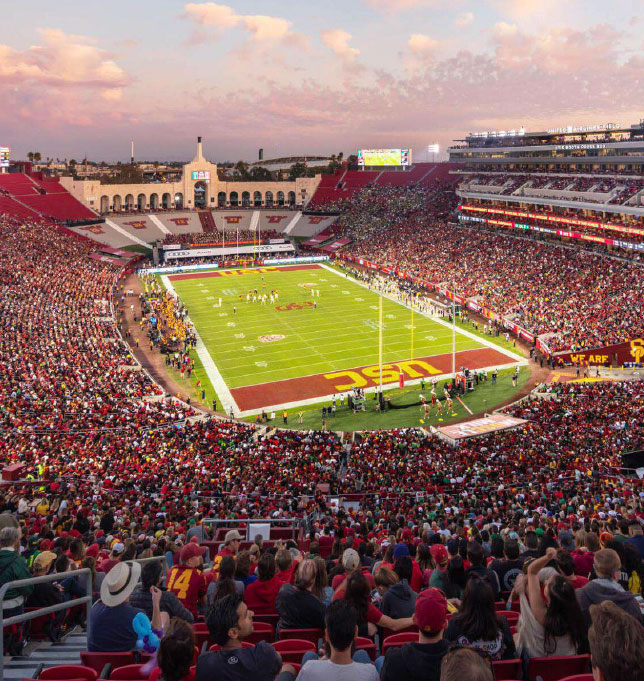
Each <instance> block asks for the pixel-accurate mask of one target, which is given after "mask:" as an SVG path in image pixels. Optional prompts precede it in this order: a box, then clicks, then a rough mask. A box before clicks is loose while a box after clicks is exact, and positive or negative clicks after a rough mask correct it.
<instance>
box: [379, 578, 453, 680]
mask: <svg viewBox="0 0 644 681" xmlns="http://www.w3.org/2000/svg"><path fill="white" fill-rule="evenodd" d="M414 623H415V624H416V625H417V626H418V643H405V644H404V645H403V646H401V647H400V648H391V649H389V650H388V651H387V656H386V657H379V658H378V659H377V660H376V662H375V664H376V669H377V670H378V671H379V672H380V681H398V680H399V679H405V681H440V676H441V661H442V659H443V657H444V656H445V655H446V654H447V653H448V652H449V643H448V642H447V641H446V640H444V639H443V633H444V632H445V629H446V628H447V600H446V599H445V596H444V595H443V593H442V591H440V590H439V589H433V588H430V589H427V590H426V591H423V592H422V593H421V594H419V596H418V598H417V599H416V606H415V609H414Z"/></svg>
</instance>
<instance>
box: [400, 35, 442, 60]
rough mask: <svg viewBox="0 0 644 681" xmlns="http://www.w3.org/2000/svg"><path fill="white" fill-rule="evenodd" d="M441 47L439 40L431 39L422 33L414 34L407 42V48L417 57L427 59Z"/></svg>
mask: <svg viewBox="0 0 644 681" xmlns="http://www.w3.org/2000/svg"><path fill="white" fill-rule="evenodd" d="M439 45H440V42H439V41H438V40H434V38H430V37H429V36H428V35H424V34H422V33H412V35H411V36H410V37H409V40H408V41H407V47H408V48H409V49H410V50H411V51H412V53H413V54H414V55H415V56H417V57H426V56H428V55H431V54H433V53H434V51H435V50H436V48H437V47H438V46H439Z"/></svg>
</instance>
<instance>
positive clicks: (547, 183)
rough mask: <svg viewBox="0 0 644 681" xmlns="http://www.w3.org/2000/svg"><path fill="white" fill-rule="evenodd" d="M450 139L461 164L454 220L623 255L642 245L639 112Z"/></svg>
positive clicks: (643, 163)
mask: <svg viewBox="0 0 644 681" xmlns="http://www.w3.org/2000/svg"><path fill="white" fill-rule="evenodd" d="M455 142H456V143H455V145H454V146H452V147H450V148H449V150H448V151H449V157H450V161H452V162H455V163H461V164H464V169H463V170H461V171H459V172H460V173H461V174H462V181H461V182H460V183H459V185H458V187H457V192H456V193H457V195H458V197H459V199H460V204H459V207H458V211H459V213H458V215H459V220H460V221H461V222H462V223H465V224H476V223H479V224H481V223H483V224H486V225H488V226H489V227H491V228H502V229H520V230H530V231H532V232H536V233H539V234H540V235H541V236H542V237H545V236H549V237H553V238H555V239H562V240H564V241H569V242H572V243H577V244H579V243H580V241H578V240H581V243H583V242H591V243H595V244H602V245H604V246H606V247H607V248H608V249H609V250H615V249H625V252H626V254H627V255H628V256H632V255H633V254H634V253H636V252H637V251H640V252H641V251H644V173H643V170H644V119H642V120H640V122H639V123H637V124H635V125H631V126H630V127H624V126H621V125H619V124H616V123H607V124H604V125H593V126H567V127H565V128H552V129H549V130H547V131H545V132H526V131H525V129H523V128H521V129H519V130H509V131H505V130H501V131H497V132H479V133H471V134H469V135H468V136H467V137H466V138H465V139H461V140H456V141H455ZM586 246H589V244H588V243H586ZM623 252H624V251H623Z"/></svg>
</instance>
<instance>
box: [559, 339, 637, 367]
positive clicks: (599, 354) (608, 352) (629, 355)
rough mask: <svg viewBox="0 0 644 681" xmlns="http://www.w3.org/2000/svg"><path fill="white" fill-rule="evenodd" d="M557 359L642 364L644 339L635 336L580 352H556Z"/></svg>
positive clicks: (574, 361) (588, 362)
mask: <svg viewBox="0 0 644 681" xmlns="http://www.w3.org/2000/svg"><path fill="white" fill-rule="evenodd" d="M554 357H555V358H556V359H561V360H562V361H563V362H565V363H568V362H570V363H571V364H593V365H598V364H599V365H601V364H613V363H614V362H615V360H617V364H620V365H624V364H642V363H643V362H644V339H643V338H633V339H632V340H630V341H626V342H625V343H617V344H616V345H605V346H604V347H601V348H594V349H592V350H581V351H579V352H556V353H555V354H554Z"/></svg>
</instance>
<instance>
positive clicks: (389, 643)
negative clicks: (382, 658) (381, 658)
mask: <svg viewBox="0 0 644 681" xmlns="http://www.w3.org/2000/svg"><path fill="white" fill-rule="evenodd" d="M415 641H418V632H414V631H403V632H400V633H398V634H391V635H390V636H387V638H385V639H384V640H383V642H382V646H381V648H382V654H383V655H384V654H385V653H386V652H387V651H388V650H389V648H400V646H402V645H403V644H405V643H413V642H415Z"/></svg>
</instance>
